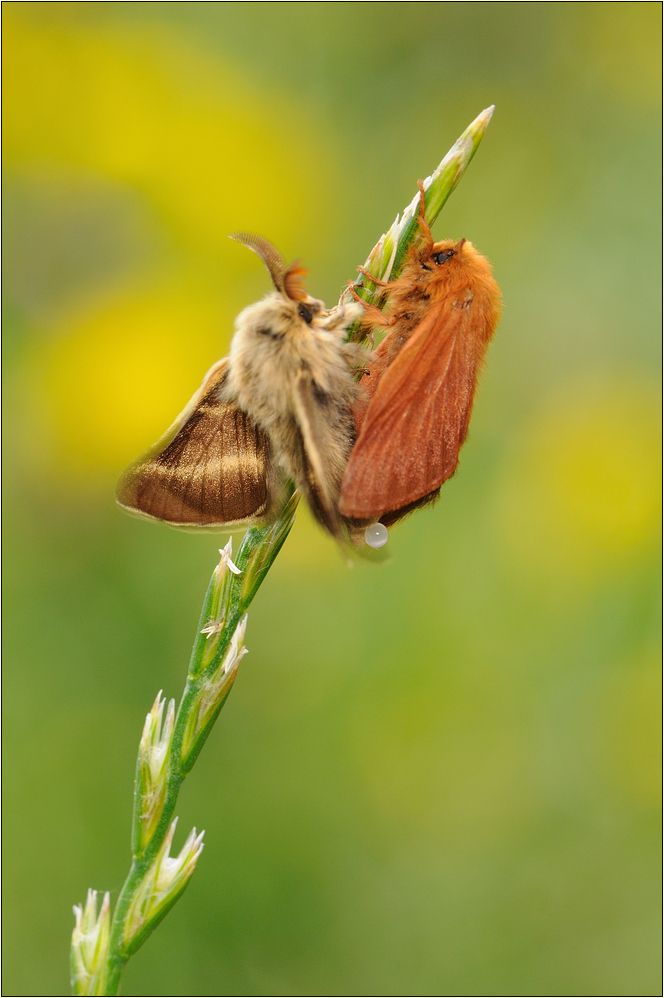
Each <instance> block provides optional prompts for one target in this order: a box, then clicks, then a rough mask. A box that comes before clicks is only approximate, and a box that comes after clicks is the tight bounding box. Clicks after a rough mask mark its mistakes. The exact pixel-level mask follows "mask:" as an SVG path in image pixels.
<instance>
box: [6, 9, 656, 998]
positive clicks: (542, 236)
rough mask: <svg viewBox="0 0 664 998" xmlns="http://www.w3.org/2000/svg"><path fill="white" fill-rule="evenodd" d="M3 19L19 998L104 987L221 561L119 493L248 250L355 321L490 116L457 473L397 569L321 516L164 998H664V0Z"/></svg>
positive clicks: (459, 202)
mask: <svg viewBox="0 0 664 998" xmlns="http://www.w3.org/2000/svg"><path fill="white" fill-rule="evenodd" d="M3 17H4V72H5V83H4V100H5V110H4V132H5V139H4V141H5V169H4V176H5V182H6V188H5V195H4V198H5V200H4V208H5V210H4V222H5V236H4V248H5V253H4V262H5V292H4V309H5V311H4V336H5V465H6V470H5V488H6V504H5V518H6V519H5V523H6V529H5V610H6V613H5V619H6V632H5V668H4V679H5V700H4V703H5V728H4V731H5V811H4V818H5V851H4V858H5V878H4V888H5V909H4V912H5V937H4V941H5V978H4V993H5V994H11V995H54V994H57V995H61V994H66V993H67V990H68V984H67V979H68V966H67V960H68V941H69V934H70V931H71V927H72V924H73V922H72V915H71V905H72V904H73V903H76V902H80V901H81V900H83V898H84V896H85V892H86V889H87V888H88V887H95V888H100V889H110V890H111V891H112V896H113V897H114V898H115V897H116V896H117V891H118V889H119V887H120V885H121V883H122V881H123V879H124V876H125V874H126V871H127V869H128V861H129V827H130V816H131V792H132V780H133V769H134V761H135V753H136V749H137V744H138V738H139V734H140V731H141V727H142V723H143V719H144V717H145V714H146V712H147V711H148V709H149V707H150V705H151V703H152V701H153V699H154V696H155V694H156V692H157V690H159V689H160V688H163V689H164V691H165V693H166V694H167V695H168V696H174V697H176V698H177V697H179V694H180V691H181V689H182V686H183V681H184V675H185V670H186V663H187V661H188V655H189V650H190V647H191V643H192V640H193V637H194V633H195V629H196V623H197V619H198V612H199V608H200V603H201V600H202V597H203V593H204V591H205V587H206V585H207V581H208V578H209V576H210V573H211V571H212V568H213V567H214V565H215V563H216V561H217V557H218V556H217V548H218V547H219V543H220V541H219V540H217V538H215V537H210V536H209V535H207V536H202V537H197V536H192V535H188V534H183V533H178V532H176V531H173V530H170V529H168V528H165V527H162V526H161V525H157V524H150V523H145V522H141V521H138V520H133V519H131V518H129V517H127V516H125V515H123V514H122V513H121V512H120V511H119V510H118V509H117V508H116V507H115V505H114V500H113V489H114V484H115V481H116V479H117V477H118V475H119V473H120V471H121V470H122V468H123V467H124V466H125V464H126V463H128V462H129V461H130V460H131V459H132V458H134V457H135V456H136V454H137V453H138V452H139V451H141V450H142V449H143V448H145V447H146V446H147V445H149V444H150V443H152V441H153V440H154V439H155V438H156V437H157V436H158V435H159V434H160V433H161V432H162V431H163V430H164V429H165V427H166V426H167V425H168V424H169V423H170V421H171V420H172V418H173V417H174V415H175V414H176V413H177V412H178V411H179V410H180V409H181V408H182V406H183V404H184V403H185V402H186V400H187V399H188V398H189V396H190V395H191V394H192V392H193V391H194V390H195V389H196V387H197V386H198V384H199V382H200V379H201V377H202V375H203V373H204V372H205V370H206V369H207V368H208V366H209V365H210V364H211V363H212V362H213V361H215V360H216V359H217V358H218V357H220V356H222V355H223V354H224V353H225V351H226V349H227V346H228V342H229V339H230V336H231V332H232V320H233V317H234V316H235V314H236V313H237V312H238V311H239V310H240V309H241V308H242V307H244V306H245V305H246V304H248V303H250V302H252V301H254V300H256V299H257V298H259V297H260V296H261V295H262V294H264V293H265V292H266V291H267V290H268V281H267V277H266V274H265V272H264V270H263V268H262V267H261V266H260V265H259V264H258V261H257V260H256V259H255V257H253V256H251V254H249V253H247V252H246V251H244V250H242V249H241V248H238V247H237V246H236V245H235V244H234V243H232V242H230V241H229V240H228V239H227V233H228V232H231V231H233V230H234V229H244V230H250V231H257V232H260V233H262V234H264V235H266V236H267V237H268V238H270V239H271V240H273V241H274V242H275V243H276V245H277V246H279V247H280V248H281V250H282V251H283V253H284V254H285V256H286V257H288V258H289V259H292V258H295V257H301V258H302V259H303V260H304V262H305V263H306V265H307V266H308V268H309V287H310V289H311V291H312V293H313V294H315V295H317V296H320V297H323V298H324V299H326V300H327V301H328V302H333V301H335V300H336V298H337V296H338V294H339V291H340V289H341V288H342V286H343V285H344V283H345V282H346V281H347V280H348V279H349V278H350V277H352V276H353V274H354V272H355V267H356V266H357V264H358V263H361V262H363V261H364V259H365V257H366V255H367V253H368V251H369V249H370V248H371V246H373V244H374V242H375V241H376V239H377V238H378V236H379V235H380V233H381V232H383V231H384V230H385V229H386V227H387V226H388V225H389V224H390V223H391V222H392V220H393V219H394V216H395V215H396V212H397V211H398V210H400V209H402V208H403V207H404V206H405V205H406V204H407V202H408V201H409V200H410V199H411V198H412V196H413V194H414V192H415V181H416V180H417V179H418V178H419V177H423V176H425V175H427V174H428V173H430V172H431V171H432V169H433V168H434V167H435V166H436V165H437V163H438V162H439V160H440V158H441V157H442V156H443V154H444V153H445V152H446V151H447V149H448V148H449V147H450V146H451V145H452V143H453V141H454V140H455V139H456V138H457V136H458V135H459V134H460V133H461V132H462V130H463V129H464V128H465V127H466V125H467V124H468V123H469V122H470V121H471V120H472V119H473V118H474V117H475V116H476V115H477V114H478V113H479V112H480V111H481V110H482V108H484V107H486V106H487V105H489V104H491V103H495V104H496V106H497V109H496V112H495V115H494V119H493V121H492V123H491V125H490V127H489V130H488V132H487V134H486V137H485V139H484V141H483V143H482V145H481V147H480V149H479V152H478V154H477V156H476V158H475V160H474V161H473V163H472V165H471V167H470V169H469V171H468V173H467V174H466V176H465V178H464V180H463V181H462V183H461V185H460V187H459V188H458V189H457V191H456V192H455V193H454V194H453V196H452V198H451V200H450V201H449V202H448V204H447V206H446V207H445V209H444V210H443V213H442V215H441V217H440V219H439V220H438V223H437V224H436V226H435V230H434V232H435V235H436V236H437V237H438V238H452V237H453V238H460V237H462V236H465V237H467V238H469V239H472V240H473V242H474V243H475V245H476V246H477V247H478V248H479V249H480V250H481V251H482V252H483V253H485V254H486V256H487V257H488V258H489V259H490V260H491V261H492V262H493V264H494V267H495V274H496V277H497V279H498V281H499V283H500V285H501V287H502V289H503V293H504V299H505V313H504V319H503V321H502V324H501V326H500V328H499V331H498V335H497V337H496V340H495V343H494V345H493V346H492V348H491V350H490V356H489V363H488V367H487V370H486V373H485V376H484V378H483V383H482V386H481V390H480V392H479V398H478V402H477V405H476V410H475V415H474V419H473V424H472V428H471V436H470V439H469V442H468V443H467V445H466V447H465V448H464V450H463V453H462V457H461V464H460V469H459V472H458V474H457V476H456V477H455V478H454V479H453V480H452V481H450V482H449V483H448V484H447V485H446V486H445V488H444V489H443V495H442V499H441V501H440V503H439V504H438V505H437V506H436V507H435V508H434V509H432V510H430V511H427V512H424V513H420V514H418V515H416V516H414V517H412V518H411V519H410V520H408V521H407V522H406V523H404V524H403V525H402V526H401V527H399V528H398V529H395V530H394V532H393V534H392V538H391V541H390V552H391V560H390V562H389V563H388V564H385V565H382V566H376V565H370V564H360V565H359V566H357V567H356V568H355V569H353V570H349V569H347V568H346V566H345V565H344V564H343V562H342V560H341V558H340V557H339V555H338V553H337V551H336V550H335V547H334V545H333V543H332V542H331V541H329V540H328V539H327V538H326V537H324V536H323V535H322V534H321V533H319V532H318V530H317V529H316V527H315V526H314V525H313V524H312V523H311V521H310V520H309V518H308V515H307V514H306V512H305V511H304V510H301V512H300V513H299V514H298V522H297V524H296V527H295V529H294V531H293V533H292V535H291V537H290V538H289V540H288V541H287V544H286V547H285V549H284V551H283V552H282V554H281V555H280V557H279V559H278V560H277V562H276V564H275V567H274V569H273V570H272V572H271V573H270V575H269V577H268V579H267V581H266V583H265V585H264V587H263V589H262V591H261V592H260V594H259V596H258V598H257V599H256V601H255V603H254V606H253V609H252V611H251V613H250V616H249V626H248V629H247V644H248V647H249V649H250V655H249V657H248V658H247V659H246V660H245V661H244V662H243V664H242V667H241V670H240V675H239V678H238V681H237V683H236V686H235V689H234V691H233V693H232V695H231V698H230V700H229V702H228V704H227V706H226V708H225V709H224V712H223V714H222V716H221V718H220V723H219V724H218V727H217V729H216V730H215V732H214V733H213V735H212V737H211V739H210V740H209V742H208V744H207V746H206V749H205V751H204V753H203V755H202V756H201V758H200V761H199V763H198V765H197V767H196V769H195V770H194V772H193V773H192V775H191V776H190V778H189V780H188V781H187V783H186V784H185V787H184V789H183V792H182V795H181V802H180V806H179V814H180V825H179V830H178V835H177V837H176V846H177V848H178V849H179V847H180V844H181V843H182V841H183V840H184V837H185V835H186V833H187V831H188V830H189V828H190V827H191V826H192V825H194V824H195V825H196V826H197V827H198V828H199V829H200V828H205V829H206V841H207V848H206V850H205V852H204V854H203V856H202V859H201V861H200V864H199V869H198V871H197V873H196V874H195V876H194V879H193V881H192V883H191V885H190V887H189V889H188V891H187V893H186V894H185V896H184V897H183V899H182V900H181V901H180V902H179V903H178V905H177V906H176V908H175V909H174V910H173V912H172V913H171V914H170V915H169V917H168V919H167V920H166V921H165V922H164V923H163V925H162V926H161V927H160V928H159V929H158V931H157V933H156V934H155V935H154V936H153V937H152V938H151V939H150V940H149V941H148V943H147V944H146V945H145V947H144V949H143V950H141V951H140V953H139V954H138V955H137V956H136V957H134V958H133V959H132V960H131V961H130V964H129V966H128V969H127V972H126V979H125V983H124V993H125V994H129V995H187V994H189V995H651V994H652V995H655V994H659V993H661V991H660V990H659V989H660V983H659V919H658V912H659V899H658V884H659V866H658V854H659V803H658V788H659V774H658V751H657V749H658V724H659V685H658V661H659V658H658V606H659V596H658V583H659V570H658V541H657V533H658V531H657V528H658V508H659V443H658V420H657V416H658V404H659V403H658V367H659V361H658V357H659V274H660V256H659V224H660V207H659V175H660V174H659V171H660V155H659V154H660V134H659V123H660V107H659V105H660V84H659V80H660V62H659V48H660V18H661V6H660V4H659V3H509V4H505V3H400V2H397V3H385V4H382V3H381V4H378V3H178V2H176V3H71V4H70V3H48V4H42V3H12V2H6V3H5V4H4V5H3Z"/></svg>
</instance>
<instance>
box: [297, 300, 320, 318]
mask: <svg viewBox="0 0 664 998" xmlns="http://www.w3.org/2000/svg"><path fill="white" fill-rule="evenodd" d="M297 310H298V312H299V314H300V318H301V319H304V321H305V322H309V323H310V322H311V320H312V319H313V317H314V316H315V315H317V314H318V312H320V306H319V304H318V302H304V301H301V302H300V304H299V305H298V306H297Z"/></svg>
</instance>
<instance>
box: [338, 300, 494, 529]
mask: <svg viewBox="0 0 664 998" xmlns="http://www.w3.org/2000/svg"><path fill="white" fill-rule="evenodd" d="M469 321H470V320H469V313H468V310H467V309H463V308H458V307H455V306H450V305H449V303H442V304H441V305H439V306H438V307H437V308H436V307H434V308H432V309H431V310H430V311H429V312H428V314H427V316H426V317H425V318H424V319H423V320H422V322H421V323H420V325H419V326H418V328H417V329H416V330H415V332H414V333H413V335H412V336H411V338H410V339H409V340H408V342H407V343H406V344H405V345H404V347H403V348H402V349H401V351H400V352H399V353H398V355H397V357H396V358H395V359H394V361H393V362H392V364H390V365H389V367H388V368H387V369H386V370H385V372H384V373H383V375H382V377H381V379H380V381H379V383H378V387H377V388H376V391H375V394H374V396H373V398H372V400H371V402H370V403H369V407H368V409H367V411H366V415H365V416H364V420H363V422H362V426H361V429H360V433H359V436H358V439H357V442H356V444H355V447H354V448H353V451H352V453H351V456H350V459H349V462H348V466H347V468H346V473H345V475H344V479H343V482H342V486H341V499H340V503H339V510H340V512H341V513H342V515H343V516H347V517H350V518H356V519H378V518H379V517H381V516H383V515H384V514H385V513H388V512H390V511H397V510H398V511H401V510H402V509H403V507H409V508H410V509H412V508H415V505H419V504H420V503H419V500H424V498H425V497H426V500H427V501H432V500H433V499H435V495H436V492H437V489H438V488H439V487H440V486H441V485H442V483H443V482H444V481H446V479H448V478H449V477H450V476H451V475H452V474H454V471H455V470H456V466H457V463H458V459H459V449H460V447H461V445H462V443H463V441H464V440H465V438H466V434H467V432H468V424H469V422H470V415H471V410H472V404H473V396H474V393H475V384H476V379H477V368H478V363H479V359H480V358H479V356H478V352H477V345H476V337H474V336H473V335H472V330H470V329H469V328H467V327H468V325H469ZM432 493H433V495H432ZM413 504H415V505H413ZM408 511H409V510H404V511H403V512H402V513H400V516H401V515H405V514H406V512H408ZM400 516H392V517H391V518H390V522H394V521H395V520H396V519H399V518H400Z"/></svg>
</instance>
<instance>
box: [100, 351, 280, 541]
mask: <svg viewBox="0 0 664 998" xmlns="http://www.w3.org/2000/svg"><path fill="white" fill-rule="evenodd" d="M227 367H228V361H227V360H226V359H224V360H222V361H219V363H218V364H216V365H215V366H214V367H213V368H212V369H211V370H210V371H209V372H208V375H207V376H206V378H205V381H204V382H203V385H202V386H201V388H200V389H199V391H198V392H197V393H196V395H194V397H193V398H192V399H191V401H190V403H189V405H188V406H187V408H186V409H185V410H184V412H182V413H181V414H180V416H178V418H177V419H176V421H175V423H173V425H172V426H171V427H170V429H169V430H167V432H166V433H165V434H164V436H163V437H161V439H160V440H158V441H157V443H156V444H155V445H154V446H153V447H151V448H150V450H149V451H147V452H146V453H145V454H143V455H142V456H141V457H139V458H138V460H136V461H135V462H134V463H133V464H131V465H130V466H129V467H128V468H127V470H126V471H125V473H124V475H123V476H122V478H121V479H120V482H119V484H118V488H117V493H116V495H117V501H118V502H119V504H120V505H121V506H123V507H125V508H126V509H128V510H130V511H132V512H135V513H138V514H140V515H143V516H148V517H152V518H154V519H156V520H163V521H164V522H165V523H170V524H172V525H174V526H181V527H191V528H200V529H203V530H206V529H207V530H214V529H215V528H222V527H225V526H236V525H240V524H243V523H247V522H249V521H252V520H258V519H262V518H263V517H267V516H268V515H269V513H270V511H271V509H272V507H273V505H274V502H275V492H276V485H275V483H274V482H273V481H272V471H271V461H270V449H269V441H268V439H267V437H266V436H265V434H264V433H263V432H262V431H261V430H259V428H258V427H257V426H256V425H255V424H254V423H253V422H252V421H251V419H250V418H249V416H248V415H247V414H246V413H245V412H244V411H243V410H242V409H240V408H239V407H238V406H237V405H236V404H235V403H234V402H233V400H232V399H229V398H228V397H227V396H226V395H225V391H224V389H225V381H226V374H227Z"/></svg>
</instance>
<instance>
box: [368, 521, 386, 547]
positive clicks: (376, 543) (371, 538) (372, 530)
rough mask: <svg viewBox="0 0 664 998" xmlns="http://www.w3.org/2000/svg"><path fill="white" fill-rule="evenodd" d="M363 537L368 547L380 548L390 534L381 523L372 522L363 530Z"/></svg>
mask: <svg viewBox="0 0 664 998" xmlns="http://www.w3.org/2000/svg"><path fill="white" fill-rule="evenodd" d="M364 539H365V541H366V542H367V544H368V545H369V547H370V548H382V547H384V546H385V545H386V544H387V542H388V541H389V539H390V535H389V532H388V529H387V527H386V526H384V525H383V524H382V523H372V524H371V526H370V527H367V529H366V530H365V531H364Z"/></svg>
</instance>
